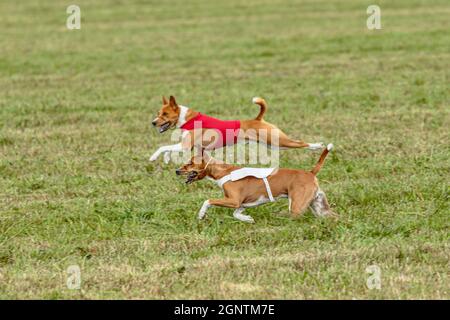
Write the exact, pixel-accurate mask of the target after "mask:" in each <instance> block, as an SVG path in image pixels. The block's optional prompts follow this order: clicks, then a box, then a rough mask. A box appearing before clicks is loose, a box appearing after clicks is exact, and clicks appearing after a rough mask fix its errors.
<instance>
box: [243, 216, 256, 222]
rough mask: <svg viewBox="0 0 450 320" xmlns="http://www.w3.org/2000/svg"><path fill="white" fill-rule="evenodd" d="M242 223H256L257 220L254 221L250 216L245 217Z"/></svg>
mask: <svg viewBox="0 0 450 320" xmlns="http://www.w3.org/2000/svg"><path fill="white" fill-rule="evenodd" d="M242 221H244V222H248V223H255V220H253V218H252V217H250V216H244V218H243V219H242Z"/></svg>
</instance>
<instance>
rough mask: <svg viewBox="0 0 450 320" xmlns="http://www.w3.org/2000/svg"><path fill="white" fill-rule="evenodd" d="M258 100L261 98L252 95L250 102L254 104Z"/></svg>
mask: <svg viewBox="0 0 450 320" xmlns="http://www.w3.org/2000/svg"><path fill="white" fill-rule="evenodd" d="M260 100H261V98H260V97H253V99H252V102H253V103H255V104H256V103H258V102H259V101H260Z"/></svg>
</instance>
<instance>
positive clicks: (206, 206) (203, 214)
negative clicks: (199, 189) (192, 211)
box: [198, 200, 211, 220]
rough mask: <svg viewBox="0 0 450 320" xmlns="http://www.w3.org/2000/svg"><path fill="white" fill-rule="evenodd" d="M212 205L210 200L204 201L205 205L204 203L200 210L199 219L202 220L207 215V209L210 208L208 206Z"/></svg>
mask: <svg viewBox="0 0 450 320" xmlns="http://www.w3.org/2000/svg"><path fill="white" fill-rule="evenodd" d="M210 206H211V205H210V204H209V200H206V201H205V202H203V205H202V207H201V208H200V211H199V212H198V219H199V220H202V219H203V218H204V217H205V215H206V210H208V208H209V207H210Z"/></svg>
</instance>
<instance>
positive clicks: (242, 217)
mask: <svg viewBox="0 0 450 320" xmlns="http://www.w3.org/2000/svg"><path fill="white" fill-rule="evenodd" d="M234 217H235V218H236V219H238V220H241V221H244V222H248V223H254V222H255V220H253V218H252V217H250V216H247V215H245V214H240V213H239V214H235V215H234Z"/></svg>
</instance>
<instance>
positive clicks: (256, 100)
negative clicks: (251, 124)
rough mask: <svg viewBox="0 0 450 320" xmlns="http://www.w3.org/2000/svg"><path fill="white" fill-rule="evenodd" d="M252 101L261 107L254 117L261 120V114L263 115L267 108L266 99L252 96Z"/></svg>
mask: <svg viewBox="0 0 450 320" xmlns="http://www.w3.org/2000/svg"><path fill="white" fill-rule="evenodd" d="M252 102H253V103H254V104H257V105H258V106H260V107H261V109H260V110H259V114H258V116H257V117H256V118H255V120H259V121H261V120H262V118H263V116H264V113H266V110H267V103H266V100H264V99H263V98H259V97H254V98H253V99H252Z"/></svg>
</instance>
